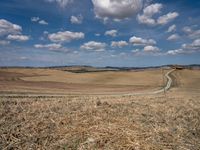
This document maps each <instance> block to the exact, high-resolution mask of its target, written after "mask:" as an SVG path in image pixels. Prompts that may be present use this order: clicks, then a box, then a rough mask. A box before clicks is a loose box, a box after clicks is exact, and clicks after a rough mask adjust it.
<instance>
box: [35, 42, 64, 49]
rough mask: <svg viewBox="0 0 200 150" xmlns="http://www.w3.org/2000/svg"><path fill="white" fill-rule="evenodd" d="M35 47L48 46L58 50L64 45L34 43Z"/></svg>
mask: <svg viewBox="0 0 200 150" xmlns="http://www.w3.org/2000/svg"><path fill="white" fill-rule="evenodd" d="M34 47H35V48H40V49H41V48H47V49H49V50H57V49H60V48H62V45H61V44H55V43H53V44H35V45H34Z"/></svg>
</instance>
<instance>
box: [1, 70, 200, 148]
mask: <svg viewBox="0 0 200 150" xmlns="http://www.w3.org/2000/svg"><path fill="white" fill-rule="evenodd" d="M22 74H24V73H22ZM189 74H190V76H189ZM20 75H21V74H18V76H20ZM10 78H11V79H12V78H15V76H14V77H13V75H10ZM173 78H174V79H175V83H174V84H173V88H172V89H171V90H170V91H168V92H167V93H166V95H164V94H161V95H148V96H116V97H113V96H84V95H82V96H65V97H51V96H48V97H47V96H35V97H27V96H23V95H21V96H19V97H18V96H13V97H12V96H7V97H5V96H0V149H3V150H11V149H24V150H27V149H48V150H49V149H50V150H51V149H52V150H54V149H71V150H72V149H74V150H75V149H79V150H83V149H84V150H85V149H98V150H101V149H105V150H112V149H113V150H114V149H129V150H132V149H133V150H149V149H152V150H154V149H155V150H160V149H174V150H176V149H181V150H199V149H200V94H199V91H200V86H199V83H200V82H199V81H200V78H199V71H195V70H193V71H190V70H183V71H178V72H176V73H175V74H174V75H173ZM0 79H1V80H4V79H3V78H0ZM6 79H8V78H6ZM12 82H13V81H12ZM5 87H6V85H5Z"/></svg>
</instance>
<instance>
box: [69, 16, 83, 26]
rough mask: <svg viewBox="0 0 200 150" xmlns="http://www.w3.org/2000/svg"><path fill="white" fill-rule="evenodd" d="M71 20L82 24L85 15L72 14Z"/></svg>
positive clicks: (73, 22)
mask: <svg viewBox="0 0 200 150" xmlns="http://www.w3.org/2000/svg"><path fill="white" fill-rule="evenodd" d="M70 21H71V23H72V24H81V23H82V22H83V16H82V15H79V16H71V18H70Z"/></svg>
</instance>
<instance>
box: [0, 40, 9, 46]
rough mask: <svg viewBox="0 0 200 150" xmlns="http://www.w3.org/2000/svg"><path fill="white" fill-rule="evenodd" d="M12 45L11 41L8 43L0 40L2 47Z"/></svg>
mask: <svg viewBox="0 0 200 150" xmlns="http://www.w3.org/2000/svg"><path fill="white" fill-rule="evenodd" d="M9 44H10V41H6V40H0V45H3V46H5V45H9Z"/></svg>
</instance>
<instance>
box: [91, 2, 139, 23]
mask: <svg viewBox="0 0 200 150" xmlns="http://www.w3.org/2000/svg"><path fill="white" fill-rule="evenodd" d="M92 3H93V5H94V12H95V15H96V17H97V18H100V19H103V20H107V19H109V18H110V19H113V20H121V19H125V18H129V17H131V16H133V15H135V14H136V13H137V12H138V11H139V10H140V9H141V8H142V6H143V0H123V1H120V0H92Z"/></svg>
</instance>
